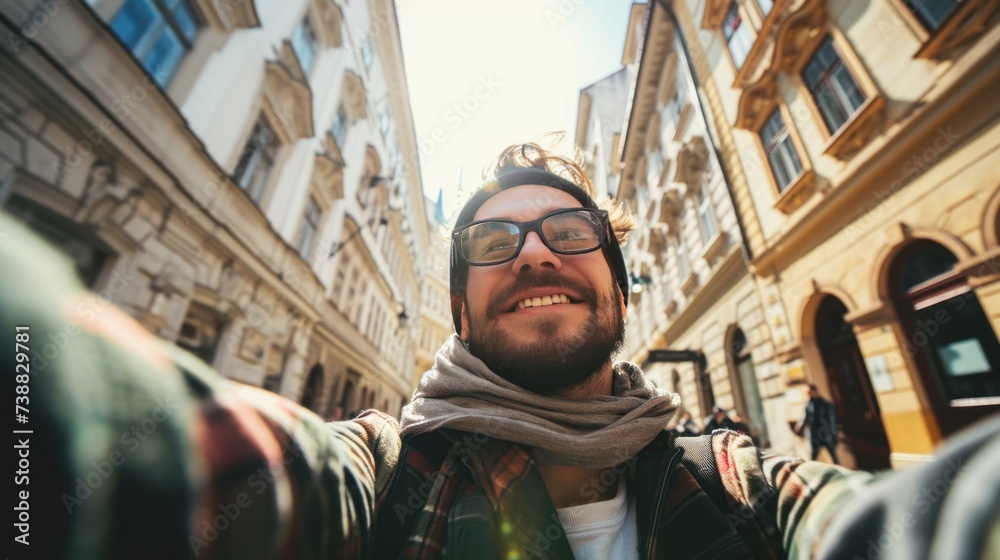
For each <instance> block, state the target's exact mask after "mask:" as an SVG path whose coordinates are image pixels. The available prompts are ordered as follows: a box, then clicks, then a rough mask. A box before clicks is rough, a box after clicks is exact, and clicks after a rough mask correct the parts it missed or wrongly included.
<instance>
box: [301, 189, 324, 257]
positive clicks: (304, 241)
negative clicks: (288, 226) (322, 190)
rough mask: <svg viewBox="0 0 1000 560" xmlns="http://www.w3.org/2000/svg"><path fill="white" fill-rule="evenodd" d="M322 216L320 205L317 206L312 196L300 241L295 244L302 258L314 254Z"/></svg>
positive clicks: (304, 217) (304, 218)
mask: <svg viewBox="0 0 1000 560" xmlns="http://www.w3.org/2000/svg"><path fill="white" fill-rule="evenodd" d="M320 214H321V212H320V209H319V204H316V199H314V198H313V197H311V196H310V197H309V202H308V203H307V204H306V213H305V215H304V216H303V217H302V226H301V229H299V239H298V241H297V242H296V243H295V246H296V247H298V249H299V254H300V255H302V258H308V257H309V254H310V253H311V252H312V249H313V242H314V241H315V240H316V232H317V231H319V219H320Z"/></svg>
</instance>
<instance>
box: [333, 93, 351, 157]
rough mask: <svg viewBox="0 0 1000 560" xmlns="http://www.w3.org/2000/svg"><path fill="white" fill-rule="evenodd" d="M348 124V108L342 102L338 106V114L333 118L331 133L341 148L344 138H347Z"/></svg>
mask: <svg viewBox="0 0 1000 560" xmlns="http://www.w3.org/2000/svg"><path fill="white" fill-rule="evenodd" d="M347 124H348V123H347V110H346V109H344V105H343V104H341V105H340V106H339V107H337V116H336V117H335V118H334V119H333V124H332V125H331V126H330V134H332V135H333V139H334V140H336V142H337V146H338V147H340V148H341V149H343V147H344V140H345V139H346V138H347Z"/></svg>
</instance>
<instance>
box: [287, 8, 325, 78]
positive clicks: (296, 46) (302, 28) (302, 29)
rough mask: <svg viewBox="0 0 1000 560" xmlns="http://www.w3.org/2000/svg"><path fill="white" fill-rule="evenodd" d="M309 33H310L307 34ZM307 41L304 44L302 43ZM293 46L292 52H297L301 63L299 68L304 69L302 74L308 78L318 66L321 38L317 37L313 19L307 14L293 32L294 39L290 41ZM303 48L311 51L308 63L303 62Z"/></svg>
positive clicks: (296, 55) (296, 54)
mask: <svg viewBox="0 0 1000 560" xmlns="http://www.w3.org/2000/svg"><path fill="white" fill-rule="evenodd" d="M306 31H308V33H307V32H306ZM303 40H304V41H305V42H304V43H303V42H301V41H303ZM289 42H290V43H291V45H292V50H293V51H295V57H296V58H297V59H298V61H299V66H301V68H302V73H303V74H304V75H305V76H306V77H307V78H308V76H309V74H310V72H312V69H313V68H314V67H315V65H316V57H317V56H318V55H319V46H320V42H319V38H318V37H317V35H316V27H315V26H314V25H313V23H312V18H311V17H310V16H309V13H308V12H307V13H306V15H305V16H303V17H302V19H301V20H299V23H298V25H296V26H295V29H294V30H293V31H292V37H291V39H290V40H289ZM301 47H308V49H309V59H308V63H307V62H306V61H303V60H302V59H303V56H302V52H301V51H300V48H301Z"/></svg>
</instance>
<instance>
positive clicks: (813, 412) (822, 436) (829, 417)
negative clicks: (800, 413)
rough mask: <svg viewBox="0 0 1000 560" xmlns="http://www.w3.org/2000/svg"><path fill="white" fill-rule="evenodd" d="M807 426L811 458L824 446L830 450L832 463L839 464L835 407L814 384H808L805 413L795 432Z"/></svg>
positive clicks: (799, 431) (800, 431)
mask: <svg viewBox="0 0 1000 560" xmlns="http://www.w3.org/2000/svg"><path fill="white" fill-rule="evenodd" d="M805 426H809V443H810V445H811V448H812V460H813V461H815V460H816V457H818V456H819V451H820V449H822V448H824V447H825V448H826V450H827V451H829V452H830V459H832V460H833V464H835V465H839V464H840V462H839V461H838V460H837V409H836V408H834V406H833V403H831V402H830V401H828V400H826V399H824V398H823V397H822V396H820V394H819V389H817V388H816V386H815V385H809V402H808V403H806V415H805V417H803V418H802V420H800V421H799V425H798V426H796V430H795V431H796V432H797V433H802V429H803V427H805Z"/></svg>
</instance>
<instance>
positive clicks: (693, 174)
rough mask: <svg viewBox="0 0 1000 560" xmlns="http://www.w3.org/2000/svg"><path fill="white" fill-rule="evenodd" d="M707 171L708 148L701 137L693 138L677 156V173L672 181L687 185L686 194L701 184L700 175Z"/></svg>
mask: <svg viewBox="0 0 1000 560" xmlns="http://www.w3.org/2000/svg"><path fill="white" fill-rule="evenodd" d="M707 170H708V147H707V146H706V145H705V139H704V138H702V137H701V136H693V137H691V139H690V140H688V142H687V143H686V144H684V146H683V147H682V148H681V149H680V152H678V154H677V171H676V173H675V174H674V181H675V182H678V183H684V184H685V185H687V187H688V188H687V192H688V193H691V192H693V191H695V189H693V188H692V187H693V186H697V185H699V184H701V179H702V175H703V174H704V173H705V172H706V171H707Z"/></svg>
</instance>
